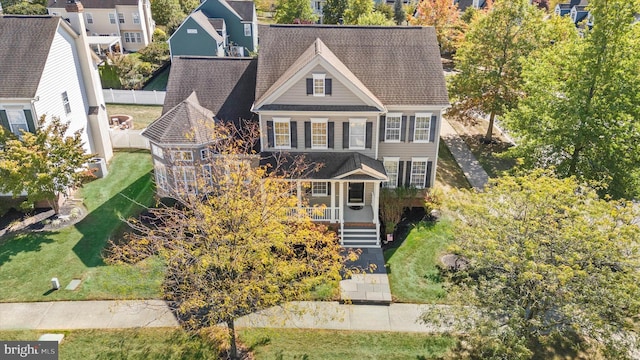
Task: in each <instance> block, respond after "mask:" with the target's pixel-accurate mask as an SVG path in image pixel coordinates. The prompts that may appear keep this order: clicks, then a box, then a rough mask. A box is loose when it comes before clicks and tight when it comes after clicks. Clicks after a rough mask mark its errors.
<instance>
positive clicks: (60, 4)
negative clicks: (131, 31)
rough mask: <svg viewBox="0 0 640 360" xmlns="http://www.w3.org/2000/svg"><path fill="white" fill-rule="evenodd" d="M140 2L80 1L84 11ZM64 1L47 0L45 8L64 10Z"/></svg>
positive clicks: (126, 0)
mask: <svg viewBox="0 0 640 360" xmlns="http://www.w3.org/2000/svg"><path fill="white" fill-rule="evenodd" d="M138 1H140V0H80V2H81V3H82V6H83V7H84V8H85V9H113V8H115V7H116V5H138ZM66 4H67V2H66V0H49V4H48V5H47V7H50V8H64V7H65V5H66Z"/></svg>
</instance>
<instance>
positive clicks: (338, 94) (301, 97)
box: [272, 66, 365, 105]
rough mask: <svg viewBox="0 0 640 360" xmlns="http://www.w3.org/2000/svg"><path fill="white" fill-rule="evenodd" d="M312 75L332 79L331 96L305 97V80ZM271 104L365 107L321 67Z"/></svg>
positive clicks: (308, 74) (363, 103) (309, 73)
mask: <svg viewBox="0 0 640 360" xmlns="http://www.w3.org/2000/svg"><path fill="white" fill-rule="evenodd" d="M314 73H316V74H318V73H325V74H326V78H327V79H332V80H331V95H325V96H313V95H307V79H308V78H313V74H314ZM272 103H273V104H287V105H365V102H364V101H362V99H360V98H359V97H358V96H356V95H355V94H354V93H353V92H351V90H349V89H348V88H347V87H346V86H345V85H344V84H342V83H341V82H340V81H339V80H338V79H336V77H335V76H333V75H331V74H330V73H329V72H328V71H326V70H325V69H324V68H323V67H321V66H317V67H316V68H314V69H313V70H312V71H310V72H308V73H307V74H306V75H305V76H304V77H303V78H302V79H301V80H300V81H298V82H297V83H295V84H294V85H293V86H292V87H291V88H290V89H289V90H287V91H286V92H285V93H284V94H283V95H282V96H280V97H279V98H278V99H276V100H275V101H273V102H272Z"/></svg>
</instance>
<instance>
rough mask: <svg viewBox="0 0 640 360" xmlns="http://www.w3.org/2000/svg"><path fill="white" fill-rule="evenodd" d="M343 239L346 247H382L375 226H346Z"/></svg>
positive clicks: (342, 235)
mask: <svg viewBox="0 0 640 360" xmlns="http://www.w3.org/2000/svg"><path fill="white" fill-rule="evenodd" d="M341 238H342V246H344V247H356V248H374V247H375V248H379V247H380V243H379V241H378V235H377V234H376V228H375V225H374V224H366V223H365V224H353V223H352V224H345V225H344V229H343V231H342V234H341Z"/></svg>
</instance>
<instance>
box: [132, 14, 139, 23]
mask: <svg viewBox="0 0 640 360" xmlns="http://www.w3.org/2000/svg"><path fill="white" fill-rule="evenodd" d="M131 17H132V18H133V23H134V24H140V14H138V13H132V14H131Z"/></svg>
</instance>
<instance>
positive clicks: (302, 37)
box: [256, 25, 449, 106]
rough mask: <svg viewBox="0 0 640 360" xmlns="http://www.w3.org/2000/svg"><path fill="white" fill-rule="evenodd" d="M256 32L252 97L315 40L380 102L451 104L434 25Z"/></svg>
mask: <svg viewBox="0 0 640 360" xmlns="http://www.w3.org/2000/svg"><path fill="white" fill-rule="evenodd" d="M260 30H261V34H260V55H259V57H260V62H259V64H258V77H257V80H256V98H261V97H262V95H263V94H264V93H265V92H267V91H268V90H269V88H270V87H271V86H272V85H273V84H274V83H275V82H276V81H277V80H278V79H279V78H280V77H281V76H282V75H283V74H284V73H285V72H286V71H287V69H289V67H291V66H292V65H293V64H294V63H295V62H296V61H297V60H298V59H299V57H300V56H301V55H302V54H303V53H304V52H305V51H306V50H307V49H308V48H309V46H311V45H312V44H313V42H314V41H316V39H317V38H319V39H321V40H322V42H323V43H324V44H325V45H326V47H327V48H328V49H329V50H330V51H331V53H333V54H335V56H336V57H337V58H338V59H339V60H340V61H341V62H342V63H343V64H344V65H345V66H346V67H347V68H348V69H349V70H350V71H351V72H352V73H353V74H354V75H355V76H356V77H357V78H358V79H359V80H360V81H361V82H362V83H363V84H364V85H365V86H366V87H367V88H368V89H369V90H370V91H371V92H372V93H373V94H374V95H375V96H376V97H377V98H378V99H379V100H380V101H381V102H382V103H383V104H385V105H443V106H446V105H448V104H449V99H448V95H447V89H446V85H445V80H444V75H443V72H442V63H441V61H440V50H439V47H438V42H437V39H436V34H435V30H434V28H433V27H419V26H411V27H401V26H398V27H382V26H339V25H270V26H268V27H261V28H260Z"/></svg>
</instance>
